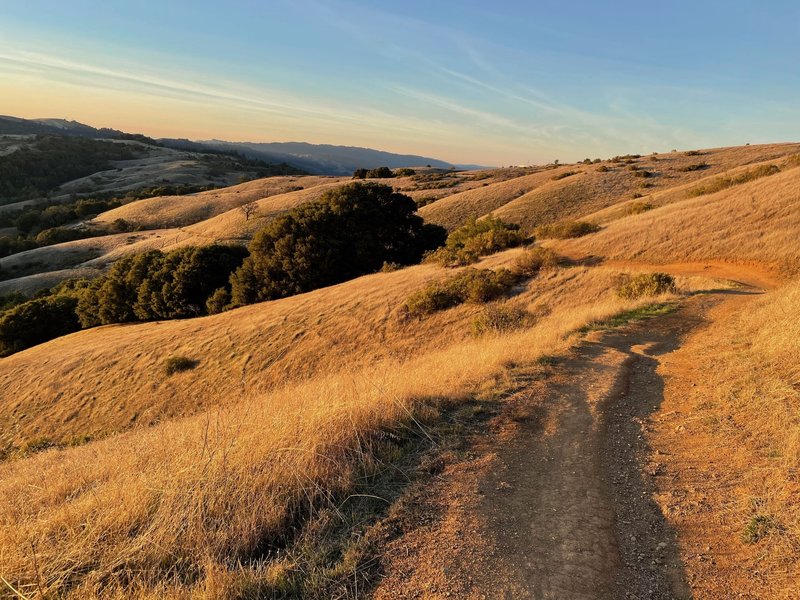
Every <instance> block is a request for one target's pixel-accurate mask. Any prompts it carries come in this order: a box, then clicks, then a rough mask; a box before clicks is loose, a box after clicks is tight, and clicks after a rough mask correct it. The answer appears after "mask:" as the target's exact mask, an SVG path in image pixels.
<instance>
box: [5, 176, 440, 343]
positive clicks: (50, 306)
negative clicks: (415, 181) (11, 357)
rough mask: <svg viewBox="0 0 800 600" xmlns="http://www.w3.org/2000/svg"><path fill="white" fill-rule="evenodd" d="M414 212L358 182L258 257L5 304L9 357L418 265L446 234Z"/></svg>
mask: <svg viewBox="0 0 800 600" xmlns="http://www.w3.org/2000/svg"><path fill="white" fill-rule="evenodd" d="M415 210H416V205H415V204H414V201H413V200H412V199H411V198H409V197H408V196H405V195H403V194H398V193H395V192H393V191H392V188H391V187H389V186H386V185H379V184H375V183H352V184H348V185H345V186H342V187H340V188H337V189H334V190H330V191H328V192H327V193H326V194H325V195H324V196H323V197H322V198H321V199H320V200H319V201H317V202H310V203H307V204H303V205H301V206H299V207H297V208H295V209H293V210H291V211H289V212H288V213H286V214H285V215H282V216H280V217H278V218H277V219H275V220H274V221H272V222H270V223H269V224H268V225H267V226H266V227H265V228H264V229H262V230H261V231H260V232H258V233H257V234H256V236H255V237H254V239H253V241H252V242H251V244H250V246H249V250H247V249H244V248H241V247H237V246H219V245H215V246H206V247H199V248H183V249H180V250H175V251H172V252H168V253H162V252H160V251H157V250H154V251H150V252H146V253H143V254H139V255H132V256H128V257H125V258H122V259H121V260H119V261H117V263H115V265H114V266H113V267H112V268H111V270H110V271H109V273H108V274H106V275H104V276H102V277H99V278H96V279H92V280H86V279H82V280H71V281H68V282H64V283H62V284H60V285H59V286H56V287H55V288H53V289H52V290H50V291H48V292H45V293H44V294H42V295H40V297H37V298H35V299H33V300H26V301H22V299H21V298H20V297H19V296H13V297H6V298H0V309H2V307H3V306H5V310H4V311H3V312H2V313H0V356H5V355H8V354H11V353H13V352H17V351H19V350H22V349H24V348H27V347H30V346H32V345H34V344H38V343H41V342H43V341H46V340H48V339H52V338H53V337H57V336H59V335H64V334H66V333H69V332H71V331H77V330H78V329H80V328H85V327H92V326H95V325H100V324H107V323H125V322H131V321H149V320H156V319H175V318H185V317H192V316H199V315H204V314H210V313H216V312H220V311H223V310H227V309H230V308H234V307H238V306H243V305H246V304H252V303H254V302H261V301H264V300H273V299H276V298H283V297H286V296H291V295H294V294H299V293H302V292H307V291H310V290H314V289H317V288H319V287H323V286H328V285H333V284H336V283H340V282H342V281H345V280H348V279H351V278H354V277H358V276H360V275H364V274H367V273H373V272H376V271H378V270H380V269H381V267H382V266H383V265H384V263H393V264H398V265H408V264H414V263H418V262H420V260H421V259H422V257H423V255H424V254H425V253H426V252H428V251H431V250H433V249H435V248H437V247H439V246H441V245H442V244H443V243H444V241H445V239H446V237H447V234H446V231H445V230H444V228H442V227H439V226H437V225H430V224H426V223H424V222H423V220H422V218H421V217H419V216H418V215H416V214H415V212H414V211H415Z"/></svg>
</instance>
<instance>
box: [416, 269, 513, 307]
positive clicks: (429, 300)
mask: <svg viewBox="0 0 800 600" xmlns="http://www.w3.org/2000/svg"><path fill="white" fill-rule="evenodd" d="M516 283H517V277H516V276H515V275H514V274H513V273H512V272H511V271H509V270H508V269H499V270H497V271H493V270H491V269H472V268H470V269H464V270H463V271H462V272H460V273H458V274H457V275H454V276H452V277H450V278H448V279H445V280H443V281H437V282H434V283H432V284H430V285H429V286H427V287H426V288H424V289H422V290H420V291H418V292H416V293H414V294H412V295H411V296H409V298H408V299H407V300H406V310H407V312H408V314H409V315H410V316H416V317H420V316H423V315H428V314H431V313H434V312H437V311H440V310H445V309H448V308H451V307H453V306H457V305H459V304H463V303H464V302H476V303H481V302H488V301H489V300H494V299H495V298H499V297H501V296H503V295H505V294H507V293H508V292H509V291H510V290H511V288H513V287H514V285H515V284H516Z"/></svg>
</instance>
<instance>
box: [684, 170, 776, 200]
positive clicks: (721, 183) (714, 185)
mask: <svg viewBox="0 0 800 600" xmlns="http://www.w3.org/2000/svg"><path fill="white" fill-rule="evenodd" d="M776 173H780V168H779V167H778V165H759V166H757V167H753V168H752V169H747V170H746V171H741V172H739V173H736V174H735V175H731V176H721V177H715V178H714V179H711V180H709V181H704V182H703V183H701V184H699V185H697V186H695V187H693V188H691V189H690V190H689V192H688V194H689V197H695V196H704V195H706V194H713V193H714V192H719V191H721V190H725V189H728V188H730V187H734V186H737V185H741V184H743V183H747V182H749V181H755V180H756V179H760V178H762V177H769V176H770V175H775V174H776Z"/></svg>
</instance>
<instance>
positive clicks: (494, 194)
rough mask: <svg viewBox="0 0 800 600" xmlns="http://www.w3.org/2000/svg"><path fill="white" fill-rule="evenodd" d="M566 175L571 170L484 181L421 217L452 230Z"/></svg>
mask: <svg viewBox="0 0 800 600" xmlns="http://www.w3.org/2000/svg"><path fill="white" fill-rule="evenodd" d="M567 171H569V168H568V167H561V168H558V169H541V168H540V169H539V170H538V171H537V172H533V173H527V172H526V174H524V175H520V176H518V177H513V178H511V179H508V180H500V181H496V180H494V179H491V178H487V179H483V180H481V183H480V187H477V188H475V189H471V190H467V191H463V192H460V193H454V194H451V195H448V196H447V197H445V198H442V199H441V200H438V201H437V202H434V203H433V204H429V205H427V206H423V207H422V208H421V209H420V210H419V214H420V215H421V216H422V217H424V218H425V220H426V221H428V222H431V223H436V224H438V225H442V226H444V227H446V228H447V229H449V230H453V229H455V228H457V227H459V226H461V225H463V224H464V223H466V222H467V221H468V220H469V219H471V218H472V217H482V216H484V215H486V214H488V213H490V212H492V211H495V210H497V209H498V208H500V207H501V206H503V205H504V204H507V203H508V202H511V201H512V200H514V199H516V198H519V197H520V196H522V195H524V194H526V193H528V192H530V191H531V190H533V189H536V188H538V187H540V186H543V185H546V184H548V183H550V182H551V181H552V178H553V176H554V175H558V174H559V173H565V172H567Z"/></svg>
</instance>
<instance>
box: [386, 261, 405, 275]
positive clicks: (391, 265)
mask: <svg viewBox="0 0 800 600" xmlns="http://www.w3.org/2000/svg"><path fill="white" fill-rule="evenodd" d="M402 268H403V265H400V264H398V263H395V262H386V261H383V265H382V266H381V273H394V272H395V271H399V270H400V269H402Z"/></svg>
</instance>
